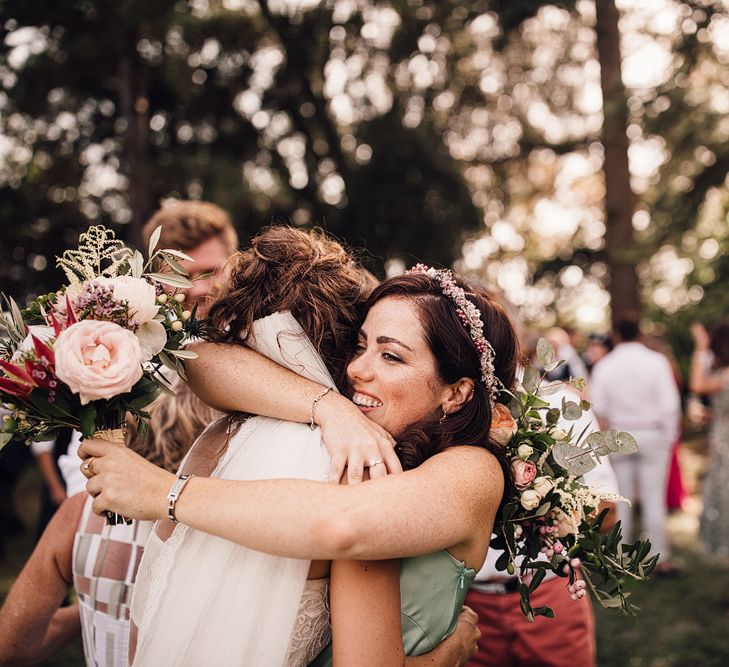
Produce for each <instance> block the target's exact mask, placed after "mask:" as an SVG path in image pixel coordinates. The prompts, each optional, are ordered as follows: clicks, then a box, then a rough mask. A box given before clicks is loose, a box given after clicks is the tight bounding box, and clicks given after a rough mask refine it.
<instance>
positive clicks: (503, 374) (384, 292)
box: [367, 274, 519, 483]
mask: <svg viewBox="0 0 729 667" xmlns="http://www.w3.org/2000/svg"><path fill="white" fill-rule="evenodd" d="M454 278H455V281H456V284H457V285H458V286H459V287H462V288H463V289H464V290H465V292H466V296H467V297H468V299H469V300H470V301H471V302H472V303H473V304H474V305H475V306H476V307H477V308H478V309H479V311H480V312H481V319H482V321H483V325H484V335H485V337H486V338H487V340H488V341H489V342H490V343H491V345H492V346H493V348H494V352H495V358H494V371H495V375H496V378H497V381H498V383H500V384H501V385H502V386H503V387H505V388H507V389H511V388H512V387H513V385H514V381H515V377H516V367H517V360H518V354H519V344H518V340H517V336H516V332H515V331H514V327H513V325H512V323H511V321H510V320H509V317H508V315H507V314H506V311H505V310H504V309H503V308H502V307H501V305H500V304H499V303H498V302H497V301H496V300H495V299H494V298H493V297H492V296H491V295H489V294H488V293H487V292H485V291H483V290H474V289H473V288H471V287H470V286H469V285H468V284H467V283H466V282H465V281H463V280H462V279H460V278H459V277H457V276H454ZM387 297H395V298H400V299H408V300H410V301H413V302H414V303H415V305H416V307H417V309H418V313H419V317H420V323H421V325H422V326H423V329H424V334H425V340H426V342H427V344H428V347H429V348H430V351H431V352H432V353H433V356H434V357H435V362H436V371H437V373H438V376H439V378H440V379H441V380H442V381H443V382H445V383H448V384H451V383H454V382H456V381H458V380H459V379H461V378H463V377H469V378H472V379H473V380H474V393H473V397H472V399H471V400H470V401H467V402H466V403H465V404H464V405H463V407H462V408H461V409H460V410H459V411H458V412H455V413H453V414H451V415H448V417H447V418H446V419H445V420H444V421H443V422H442V423H439V422H423V423H420V424H414V425H411V426H410V427H408V428H407V429H406V430H405V432H404V433H403V434H402V436H401V437H400V439H399V442H398V445H397V452H398V455H399V456H400V460H401V462H402V464H403V468H405V469H406V470H408V469H411V468H415V467H417V466H418V465H420V464H421V463H422V462H423V461H425V460H426V459H428V458H430V457H431V456H434V455H435V454H437V453H438V452H440V451H442V450H444V449H445V448H446V447H453V446H455V445H475V446H478V447H484V448H486V449H488V450H489V451H491V452H492V453H493V454H494V455H496V457H497V458H498V460H499V463H500V464H501V466H502V468H503V470H504V477H505V479H506V480H507V483H508V480H509V479H510V472H509V466H508V463H507V461H506V457H505V456H504V452H503V448H502V447H500V446H499V445H497V444H496V443H493V442H491V441H490V440H489V437H488V433H489V429H490V427H491V419H492V408H491V404H490V402H489V393H488V389H487V387H486V385H485V384H484V382H483V381H482V380H481V365H480V357H479V354H478V352H477V351H476V347H475V346H474V344H473V341H472V340H471V336H470V333H469V331H468V330H467V329H466V327H464V326H463V324H462V323H461V321H460V320H459V318H458V315H457V312H456V308H455V304H454V302H453V300H452V299H450V298H448V297H447V296H445V295H444V294H443V292H442V290H441V288H440V285H439V284H438V283H436V282H435V281H434V280H433V279H432V278H430V277H428V276H424V275H417V274H415V275H413V274H409V275H404V276H399V277H397V278H391V279H389V280H387V281H385V282H384V283H382V285H380V286H379V287H378V288H377V289H376V290H375V291H374V292H373V293H372V296H371V297H370V298H369V300H368V302H367V310H369V309H370V308H371V307H372V306H374V304H376V303H377V302H378V301H380V300H381V299H385V298H387Z"/></svg>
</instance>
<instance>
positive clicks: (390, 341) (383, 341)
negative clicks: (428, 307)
mask: <svg viewBox="0 0 729 667" xmlns="http://www.w3.org/2000/svg"><path fill="white" fill-rule="evenodd" d="M347 376H348V378H349V382H350V385H351V387H352V390H353V392H354V394H353V396H352V400H353V401H354V403H355V404H356V405H358V406H359V408H360V410H362V412H364V413H365V414H366V415H367V416H368V417H369V418H370V419H372V420H373V421H374V422H376V423H377V424H379V425H380V426H382V427H383V428H384V429H386V430H387V431H389V432H390V433H391V434H392V435H393V436H395V437H398V436H399V435H400V434H402V432H403V431H404V430H405V429H406V428H407V427H408V426H410V425H412V424H415V423H418V422H422V421H437V420H438V418H439V417H440V416H441V414H442V410H441V406H442V404H443V401H444V400H446V397H447V396H448V394H449V390H450V387H449V385H447V384H446V383H444V382H443V381H442V380H441V379H440V378H439V377H438V372H437V370H436V365H435V358H434V357H433V353H432V352H431V351H430V348H429V347H428V344H427V342H426V340H425V331H424V329H423V326H422V324H421V322H420V317H419V315H418V309H417V307H416V306H415V304H414V303H413V301H411V300H409V299H404V298H397V297H386V298H384V299H382V300H380V301H378V302H377V303H376V304H375V305H374V306H372V308H370V310H369V312H368V313H367V318H366V319H365V321H364V324H363V325H362V328H361V329H360V333H359V341H358V345H357V352H356V355H355V357H354V359H353V360H352V361H351V362H350V364H349V366H348V367H347Z"/></svg>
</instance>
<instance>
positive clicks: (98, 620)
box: [72, 497, 154, 667]
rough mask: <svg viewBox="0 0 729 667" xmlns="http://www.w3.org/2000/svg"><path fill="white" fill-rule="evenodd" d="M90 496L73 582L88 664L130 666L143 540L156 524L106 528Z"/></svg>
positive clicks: (79, 530) (81, 526)
mask: <svg viewBox="0 0 729 667" xmlns="http://www.w3.org/2000/svg"><path fill="white" fill-rule="evenodd" d="M91 501H92V499H91V497H89V498H88V500H87V501H86V503H85V505H84V509H83V512H82V514H81V521H80V522H79V525H78V528H77V530H76V537H75V538H74V541H73V566H72V567H73V584H74V588H75V589H76V594H77V596H78V599H79V608H80V613H81V630H82V634H83V641H84V653H85V655H86V664H87V665H89V666H93V667H97V666H99V667H117V666H119V667H127V665H128V664H129V660H128V645H129V604H130V602H131V599H132V590H133V588H134V580H135V578H136V575H137V567H138V566H139V561H140V559H141V558H142V552H143V550H144V544H145V542H146V541H147V537H149V533H150V531H151V530H152V526H153V525H154V524H153V523H152V522H151V521H133V522H132V524H131V525H129V526H126V525H121V526H107V525H106V520H105V519H104V518H102V517H99V516H96V515H95V514H94V513H93V512H92V511H91Z"/></svg>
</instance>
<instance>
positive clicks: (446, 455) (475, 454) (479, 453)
mask: <svg viewBox="0 0 729 667" xmlns="http://www.w3.org/2000/svg"><path fill="white" fill-rule="evenodd" d="M420 468H421V469H422V470H423V471H424V472H426V471H427V472H428V473H429V474H432V475H434V476H435V475H437V476H438V477H439V478H440V479H441V480H442V482H443V483H444V484H447V485H448V486H450V487H451V488H453V489H454V490H457V493H458V495H459V496H461V497H463V498H464V499H466V500H467V501H468V505H469V506H471V507H478V508H479V509H480V511H481V512H483V511H485V512H486V513H488V514H491V512H493V511H495V509H496V508H497V507H498V505H499V503H500V502H501V498H502V496H503V493H504V483H505V481H504V473H503V470H502V468H501V464H500V463H499V461H498V459H497V458H496V456H495V455H494V454H492V453H491V452H490V451H488V450H487V449H484V448H483V447H471V446H467V445H460V446H457V447H449V448H448V449H446V450H444V451H442V452H440V453H438V454H436V455H435V456H433V457H431V458H430V459H428V460H427V461H426V462H425V463H423V465H421V466H420Z"/></svg>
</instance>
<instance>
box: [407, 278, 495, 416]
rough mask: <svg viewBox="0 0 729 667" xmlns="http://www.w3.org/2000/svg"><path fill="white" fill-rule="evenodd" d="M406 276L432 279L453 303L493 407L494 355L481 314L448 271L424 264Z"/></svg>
mask: <svg viewBox="0 0 729 667" xmlns="http://www.w3.org/2000/svg"><path fill="white" fill-rule="evenodd" d="M408 274H417V275H424V276H428V277H429V278H432V279H433V280H435V281H436V282H437V283H438V285H439V286H440V289H441V291H442V292H443V294H444V295H445V296H447V297H448V298H449V299H450V300H451V301H453V303H454V305H455V307H456V313H457V314H458V319H459V320H461V323H462V324H463V326H464V327H465V328H466V329H468V332H469V334H470V335H471V340H472V341H473V344H474V346H475V347H476V351H477V352H478V354H479V356H480V365H481V380H482V381H483V383H484V384H485V385H486V389H487V390H488V392H489V399H490V401H491V404H492V405H493V403H494V402H495V401H496V393H497V380H496V375H495V372H494V357H495V356H496V355H495V352H494V348H493V346H492V345H491V343H490V342H489V341H488V340H487V339H486V336H484V334H483V320H482V319H481V312H480V311H479V309H478V308H477V307H476V306H475V304H474V303H473V302H472V301H470V300H469V299H468V297H467V296H466V292H465V291H464V290H463V288H462V287H459V286H458V285H457V284H456V281H455V279H454V278H453V272H452V271H449V270H448V269H434V268H433V267H428V266H426V265H425V264H416V265H415V266H414V267H413V268H412V269H410V270H409V271H408Z"/></svg>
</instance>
